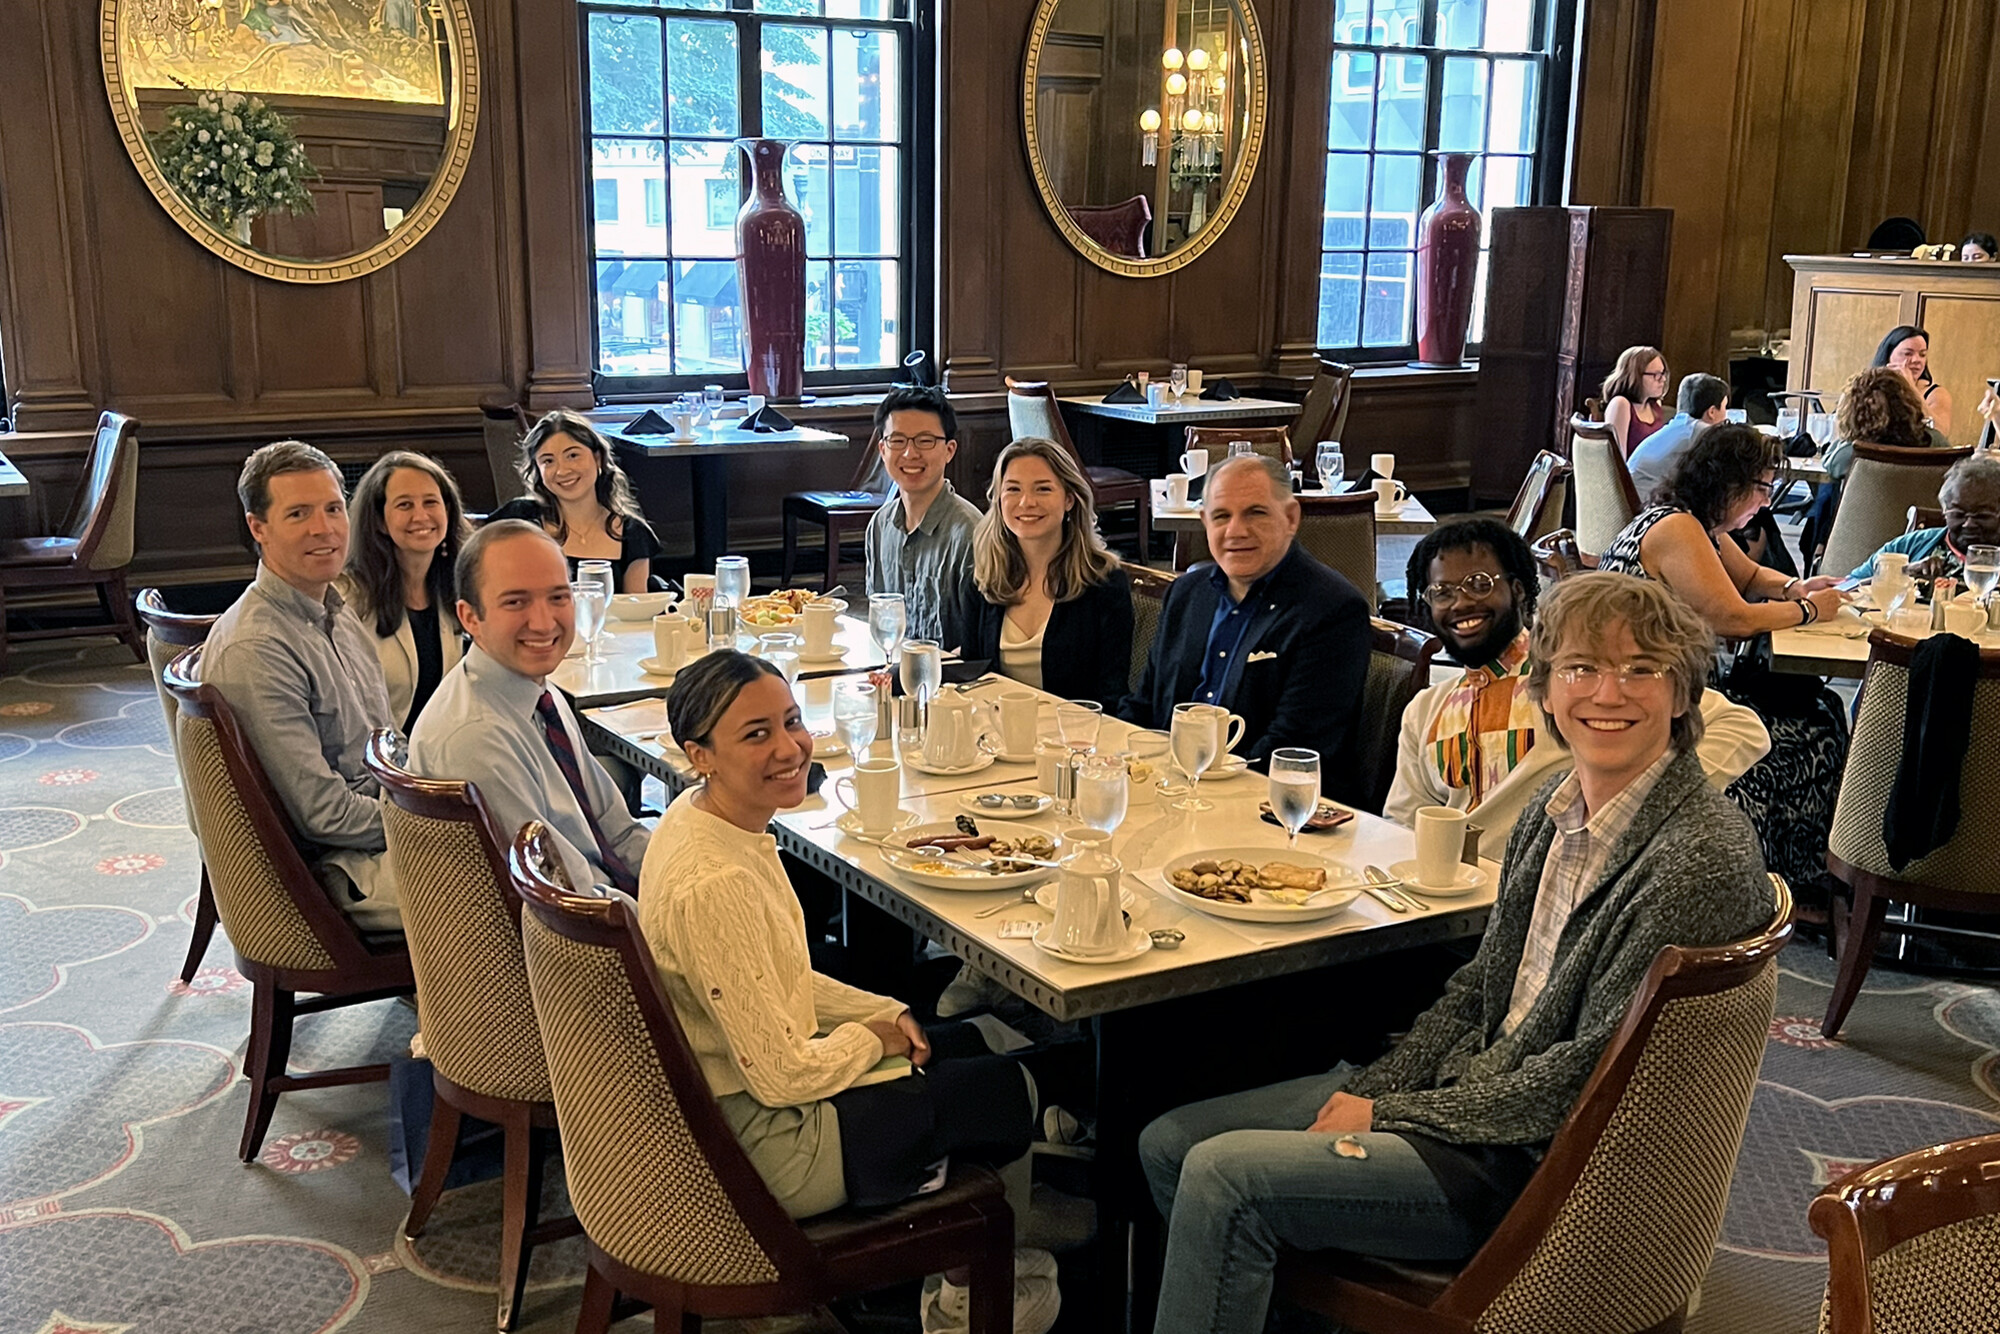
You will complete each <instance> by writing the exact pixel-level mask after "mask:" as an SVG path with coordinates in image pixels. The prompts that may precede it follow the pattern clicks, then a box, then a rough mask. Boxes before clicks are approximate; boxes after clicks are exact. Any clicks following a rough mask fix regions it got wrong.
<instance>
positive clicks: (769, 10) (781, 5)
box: [750, 0, 819, 14]
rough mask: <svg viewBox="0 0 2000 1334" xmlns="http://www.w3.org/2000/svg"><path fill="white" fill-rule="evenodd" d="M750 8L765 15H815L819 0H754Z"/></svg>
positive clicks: (817, 11)
mask: <svg viewBox="0 0 2000 1334" xmlns="http://www.w3.org/2000/svg"><path fill="white" fill-rule="evenodd" d="M750 8H752V9H755V10H758V11H760V12H762V13H765V14H817V13H819V0H754V3H752V4H751V6H750Z"/></svg>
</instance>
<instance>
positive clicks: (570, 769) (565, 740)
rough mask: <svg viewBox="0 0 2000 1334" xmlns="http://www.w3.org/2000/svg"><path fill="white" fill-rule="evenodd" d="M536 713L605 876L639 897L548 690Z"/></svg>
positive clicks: (634, 880) (536, 705) (538, 704)
mask: <svg viewBox="0 0 2000 1334" xmlns="http://www.w3.org/2000/svg"><path fill="white" fill-rule="evenodd" d="M535 713H536V715H537V716H538V717H540V718H541V720H542V736H543V738H544V739H545V740H547V741H548V743H549V754H551V755H553V756H555V759H556V768H558V769H560V770H562V776H563V781H564V782H566V783H568V784H569V790H570V794H571V795H572V796H574V797H575V798H576V804H577V806H578V807H579V808H580V809H581V810H582V811H583V819H584V823H585V824H588V825H589V826H590V836H591V837H592V838H594V839H596V840H597V857H598V860H599V861H601V862H603V863H604V873H605V874H606V875H608V876H610V877H611V883H612V884H614V885H616V886H618V888H620V889H622V890H624V891H625V892H626V893H627V894H637V893H638V892H639V879H638V877H637V876H635V875H633V874H632V869H631V868H630V867H628V866H627V865H625V859H624V858H622V857H620V856H619V855H618V854H617V853H616V852H613V851H612V850H611V843H610V841H609V840H608V839H606V838H605V837H604V830H603V829H601V828H599V827H598V824H597V817H596V816H595V815H593V814H592V813H591V810H590V798H589V796H587V795H586V794H585V792H584V790H583V771H582V770H581V769H579V768H578V767H577V760H576V747H575V746H574V745H573V744H571V742H570V739H569V729H568V728H567V727H564V726H563V721H562V713H561V711H560V710H558V709H557V708H556V702H555V698H554V697H553V696H551V695H550V694H549V692H548V691H546V690H544V691H543V692H542V697H541V698H540V699H538V700H536V701H535Z"/></svg>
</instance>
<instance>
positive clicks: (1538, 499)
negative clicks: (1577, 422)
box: [1507, 449, 1570, 542]
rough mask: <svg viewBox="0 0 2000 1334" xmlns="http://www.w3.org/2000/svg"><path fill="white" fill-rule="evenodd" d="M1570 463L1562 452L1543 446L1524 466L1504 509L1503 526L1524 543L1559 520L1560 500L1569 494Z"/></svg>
mask: <svg viewBox="0 0 2000 1334" xmlns="http://www.w3.org/2000/svg"><path fill="white" fill-rule="evenodd" d="M1569 473H1570V466H1569V464H1567V463H1564V462H1563V459H1562V455H1560V454H1558V453H1556V452H1555V451H1554V450H1550V449H1544V450H1541V451H1540V452H1538V453H1537V454H1536V455H1535V458H1534V461H1533V462H1532V463H1530V464H1529V465H1528V475H1527V476H1526V477H1523V478H1522V479H1521V489H1520V490H1519V491H1517V492H1515V493H1514V503H1513V505H1512V506H1510V507H1509V508H1508V510H1507V526H1508V527H1509V528H1512V529H1513V530H1514V532H1515V533H1516V534H1517V535H1519V536H1520V538H1521V540H1522V541H1524V542H1532V541H1534V540H1535V539H1536V538H1538V537H1541V536H1543V535H1544V534H1546V533H1550V532H1553V531H1554V530H1555V529H1556V528H1557V527H1558V526H1559V525H1560V524H1561V523H1562V513H1563V503H1564V501H1565V500H1567V499H1568V496H1569Z"/></svg>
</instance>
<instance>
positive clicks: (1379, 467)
mask: <svg viewBox="0 0 2000 1334" xmlns="http://www.w3.org/2000/svg"><path fill="white" fill-rule="evenodd" d="M1368 466H1369V467H1370V468H1373V469H1374V470H1375V475H1376V476H1377V477H1394V476H1395V475H1396V456H1395V455H1394V454H1370V455H1369V456H1368Z"/></svg>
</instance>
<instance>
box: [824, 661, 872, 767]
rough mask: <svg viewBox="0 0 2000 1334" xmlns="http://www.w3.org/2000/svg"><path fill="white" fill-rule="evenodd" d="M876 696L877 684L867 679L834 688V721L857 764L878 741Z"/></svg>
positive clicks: (842, 742)
mask: <svg viewBox="0 0 2000 1334" xmlns="http://www.w3.org/2000/svg"><path fill="white" fill-rule="evenodd" d="M875 697H876V692H875V687H874V686H872V685H870V684H869V683H867V682H866V681H847V682H843V683H841V684H840V685H837V686H835V687H834V688H833V725H834V727H835V729H836V730H838V731H839V733H840V740H841V744H842V745H844V746H846V747H847V753H848V755H849V756H851V757H852V758H853V761H854V763H856V764H859V763H860V762H861V760H862V757H863V756H864V754H865V753H866V752H867V750H868V747H869V746H871V745H873V744H874V743H875Z"/></svg>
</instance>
